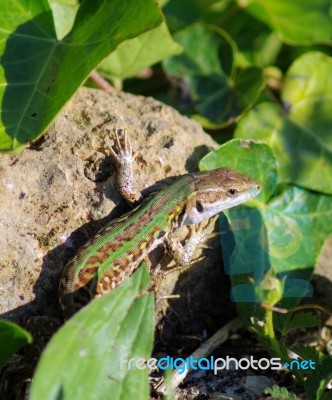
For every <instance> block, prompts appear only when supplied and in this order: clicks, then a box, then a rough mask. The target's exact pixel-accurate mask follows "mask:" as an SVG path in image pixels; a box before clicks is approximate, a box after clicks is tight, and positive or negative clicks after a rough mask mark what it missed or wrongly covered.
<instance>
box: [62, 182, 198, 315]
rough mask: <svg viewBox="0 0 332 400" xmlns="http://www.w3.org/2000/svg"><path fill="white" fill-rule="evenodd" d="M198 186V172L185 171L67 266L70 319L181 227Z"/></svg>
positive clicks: (66, 304) (107, 228)
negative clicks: (196, 177) (173, 230)
mask: <svg viewBox="0 0 332 400" xmlns="http://www.w3.org/2000/svg"><path fill="white" fill-rule="evenodd" d="M194 190H195V185H194V180H193V178H192V176H191V175H186V176H182V177H181V179H178V180H176V181H174V182H173V183H171V184H170V185H169V186H168V187H167V188H164V189H163V190H161V191H158V192H156V193H154V194H152V195H150V196H149V197H148V198H147V199H146V200H144V201H143V203H142V204H141V205H139V206H138V207H137V208H135V209H134V210H132V211H130V212H129V213H127V214H125V215H124V216H122V217H120V218H118V219H116V220H114V221H112V222H110V223H109V224H108V225H106V226H105V227H104V228H102V229H101V230H100V231H99V232H98V233H97V234H96V235H95V236H94V237H92V238H91V239H90V240H89V241H88V242H87V243H86V244H85V245H84V246H82V247H81V248H80V249H79V251H78V252H77V254H76V255H75V256H74V257H73V258H72V260H70V261H69V262H68V263H67V265H66V266H65V269H64V272H63V275H62V278H61V281H60V288H59V298H60V305H61V308H62V310H63V313H64V316H65V317H67V318H68V317H69V316H70V315H72V314H73V313H75V312H76V311H78V309H80V308H81V307H82V306H83V305H84V304H86V303H87V302H89V301H90V300H91V299H92V298H94V297H95V296H98V295H102V294H104V293H107V292H109V291H111V290H112V289H113V288H114V287H116V286H117V285H119V284H120V283H121V282H123V280H124V279H125V278H126V277H128V276H130V275H131V274H132V273H133V271H134V270H135V269H136V268H137V267H138V266H139V264H140V263H141V262H142V260H143V259H144V258H145V257H146V256H147V255H148V254H149V253H150V252H151V251H152V250H153V249H154V248H155V247H156V246H158V245H159V244H160V243H162V242H163V241H164V239H165V237H166V236H167V235H168V233H169V232H170V231H171V230H172V229H173V228H174V227H176V226H177V223H178V217H179V215H181V213H182V212H183V211H184V208H185V205H186V204H187V201H188V195H190V196H191V195H193V193H194Z"/></svg>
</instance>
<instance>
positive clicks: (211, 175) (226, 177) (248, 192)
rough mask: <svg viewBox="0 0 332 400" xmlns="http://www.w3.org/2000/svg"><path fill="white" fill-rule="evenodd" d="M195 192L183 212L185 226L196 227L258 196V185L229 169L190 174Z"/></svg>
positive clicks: (253, 180) (259, 188)
mask: <svg viewBox="0 0 332 400" xmlns="http://www.w3.org/2000/svg"><path fill="white" fill-rule="evenodd" d="M191 176H192V178H193V180H194V185H195V190H194V194H193V196H192V197H191V198H190V201H189V207H188V208H187V210H186V218H185V221H184V224H185V225H190V224H197V223H199V222H201V221H202V220H204V219H207V218H210V217H212V216H214V215H216V214H219V213H220V212H221V211H223V210H226V209H227V208H231V207H234V206H237V205H239V204H241V203H244V202H245V201H247V200H249V199H252V198H253V197H255V196H257V195H258V194H259V193H260V191H261V185H260V184H259V183H258V182H257V181H256V180H255V179H252V178H249V177H248V176H246V175H243V174H240V173H239V172H236V171H234V170H232V169H230V168H218V169H215V170H212V171H204V172H196V173H193V174H191Z"/></svg>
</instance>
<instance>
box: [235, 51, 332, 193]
mask: <svg viewBox="0 0 332 400" xmlns="http://www.w3.org/2000/svg"><path fill="white" fill-rule="evenodd" d="M331 91H332V58H331V57H329V56H327V55H325V54H322V53H318V52H310V53H306V54H304V55H303V56H301V57H299V58H298V59H297V60H296V61H295V62H294V63H293V64H292V66H291V67H290V68H289V70H288V72H287V74H286V77H285V82H284V87H283V90H282V101H283V103H284V109H285V110H288V111H287V112H285V110H283V109H281V108H280V107H279V106H278V105H276V104H273V103H263V104H259V105H258V106H257V107H255V108H254V109H253V110H251V111H250V112H249V113H248V114H247V115H246V116H245V117H244V118H243V119H242V121H240V123H239V124H238V126H237V128H236V131H235V137H237V138H243V139H249V138H250V139H254V140H261V141H265V142H267V143H268V144H269V145H270V146H271V147H272V149H273V151H274V152H275V154H276V156H277V159H278V162H279V182H286V183H293V184H296V185H298V186H304V187H306V188H308V189H311V190H315V191H319V192H322V193H326V194H332V180H331V179H330V177H331V176H332V162H331V160H332V135H331V134H330V127H331V125H332V114H331V109H332V98H331Z"/></svg>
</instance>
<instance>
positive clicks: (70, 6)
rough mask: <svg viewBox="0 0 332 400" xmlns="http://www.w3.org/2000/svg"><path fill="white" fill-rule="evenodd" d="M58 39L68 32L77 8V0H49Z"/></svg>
mask: <svg viewBox="0 0 332 400" xmlns="http://www.w3.org/2000/svg"><path fill="white" fill-rule="evenodd" d="M49 3H50V7H51V9H52V13H53V19H54V26H55V31H56V34H57V38H58V39H62V38H63V37H64V36H66V35H67V33H69V32H70V30H71V28H72V26H73V23H74V21H75V16H76V13H77V10H78V8H79V0H49Z"/></svg>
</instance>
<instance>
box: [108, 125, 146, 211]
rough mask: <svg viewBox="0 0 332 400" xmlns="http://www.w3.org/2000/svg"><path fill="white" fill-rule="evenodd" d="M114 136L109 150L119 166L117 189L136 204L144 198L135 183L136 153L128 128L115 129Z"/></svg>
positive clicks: (127, 199) (131, 202) (129, 201)
mask: <svg viewBox="0 0 332 400" xmlns="http://www.w3.org/2000/svg"><path fill="white" fill-rule="evenodd" d="M113 136H114V145H113V147H111V148H110V149H109V150H110V153H111V155H112V157H113V160H114V162H115V164H116V167H117V171H116V172H117V175H116V185H117V189H118V191H119V193H120V194H121V196H122V197H123V198H124V199H125V200H126V201H127V202H128V203H129V204H131V205H136V204H137V203H138V202H140V201H141V200H142V195H141V193H140V192H139V191H138V190H136V188H135V184H134V173H133V163H134V159H135V153H134V152H133V150H132V147H131V145H130V141H129V138H128V134H127V131H126V129H117V130H114V133H113Z"/></svg>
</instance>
